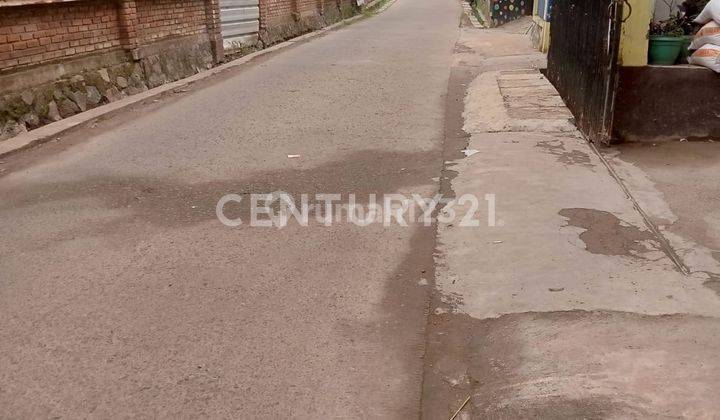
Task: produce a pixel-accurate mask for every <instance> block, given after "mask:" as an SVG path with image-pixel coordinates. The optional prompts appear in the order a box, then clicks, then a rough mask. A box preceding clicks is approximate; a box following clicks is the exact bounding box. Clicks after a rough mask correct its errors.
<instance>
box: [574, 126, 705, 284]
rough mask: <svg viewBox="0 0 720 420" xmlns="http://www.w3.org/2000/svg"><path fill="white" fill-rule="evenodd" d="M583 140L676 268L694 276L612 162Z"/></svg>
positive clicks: (591, 144)
mask: <svg viewBox="0 0 720 420" xmlns="http://www.w3.org/2000/svg"><path fill="white" fill-rule="evenodd" d="M583 138H584V139H585V141H587V143H588V144H589V145H590V148H591V149H592V151H593V153H595V155H596V156H597V157H598V158H599V159H600V161H601V162H602V163H603V165H604V166H605V168H606V169H607V170H608V172H609V173H610V176H611V177H612V178H613V179H614V180H615V182H617V183H618V185H619V186H620V188H621V189H622V190H623V192H624V193H625V195H626V196H627V197H628V199H629V200H630V201H631V202H632V203H633V206H634V207H635V210H637V212H638V213H640V216H641V217H642V218H643V220H644V221H645V226H647V228H648V229H650V231H651V232H652V233H653V234H654V235H655V237H656V238H657V240H658V241H660V246H661V247H662V248H663V251H665V254H666V255H667V256H668V257H669V258H670V260H671V261H672V262H673V264H675V267H677V269H678V270H679V271H680V272H681V273H683V274H684V275H686V276H689V275H690V274H692V273H691V272H690V269H689V268H688V267H687V266H686V265H685V263H683V261H682V259H681V258H680V256H678V254H677V252H675V249H674V248H673V247H672V246H671V245H670V242H668V240H667V238H665V235H663V234H662V232H660V229H658V227H657V226H656V225H655V223H653V221H652V220H651V219H650V217H649V216H648V214H647V213H646V212H645V210H643V208H642V207H641V206H640V203H638V201H637V200H636V199H635V197H633V195H632V193H631V192H630V189H629V188H628V187H627V186H626V185H625V183H624V182H623V181H622V179H620V177H619V176H618V174H617V173H616V172H615V169H613V167H612V166H611V165H610V162H608V161H607V159H605V156H603V155H602V153H600V151H599V150H598V149H597V147H596V146H595V144H594V143H593V142H591V141H589V140H588V139H587V138H585V136H584V135H583Z"/></svg>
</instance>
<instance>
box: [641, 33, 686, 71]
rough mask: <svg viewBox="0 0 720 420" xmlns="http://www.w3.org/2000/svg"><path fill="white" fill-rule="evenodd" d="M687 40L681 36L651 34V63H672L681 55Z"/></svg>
mask: <svg viewBox="0 0 720 420" xmlns="http://www.w3.org/2000/svg"><path fill="white" fill-rule="evenodd" d="M684 42H685V37H681V36H660V35H652V36H650V52H649V61H650V64H660V65H672V64H675V62H676V61H677V59H678V57H679V56H680V50H681V49H682V47H683V43H684Z"/></svg>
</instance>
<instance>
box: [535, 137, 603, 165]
mask: <svg viewBox="0 0 720 420" xmlns="http://www.w3.org/2000/svg"><path fill="white" fill-rule="evenodd" d="M536 146H537V147H540V148H542V149H545V150H546V151H547V152H548V153H550V154H551V155H555V156H557V160H558V162H561V163H564V164H565V165H580V166H585V167H588V168H592V167H594V166H595V165H593V164H592V161H591V160H590V156H589V155H588V154H587V153H585V152H582V151H580V150H573V151H568V150H567V149H565V145H564V144H563V142H562V141H561V140H547V141H540V142H538V143H537V145H536Z"/></svg>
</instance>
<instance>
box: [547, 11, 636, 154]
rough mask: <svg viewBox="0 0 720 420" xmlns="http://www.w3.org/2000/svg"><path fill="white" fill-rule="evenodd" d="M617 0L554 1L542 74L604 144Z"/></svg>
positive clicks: (613, 83) (614, 68) (616, 43)
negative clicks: (543, 72) (546, 61)
mask: <svg viewBox="0 0 720 420" xmlns="http://www.w3.org/2000/svg"><path fill="white" fill-rule="evenodd" d="M622 9H623V7H622V0H554V1H553V10H552V25H551V29H550V51H549V53H548V70H547V76H548V79H550V81H551V82H552V83H553V85H555V87H556V88H557V90H558V92H560V95H561V96H562V97H563V99H564V100H565V103H566V104H567V105H568V108H570V111H572V113H573V115H575V119H576V121H577V124H578V127H579V128H580V130H582V132H583V133H585V135H586V136H588V138H589V139H590V140H591V141H593V142H596V143H605V144H607V143H609V142H610V139H611V133H612V117H613V110H614V106H615V91H616V90H617V77H618V55H619V50H620V29H621V25H622V13H623V10H622Z"/></svg>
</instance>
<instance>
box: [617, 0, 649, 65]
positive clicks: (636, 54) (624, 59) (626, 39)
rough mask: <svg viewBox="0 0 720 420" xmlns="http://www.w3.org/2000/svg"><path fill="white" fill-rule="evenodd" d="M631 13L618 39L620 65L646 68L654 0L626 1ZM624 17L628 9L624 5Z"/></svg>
mask: <svg viewBox="0 0 720 420" xmlns="http://www.w3.org/2000/svg"><path fill="white" fill-rule="evenodd" d="M628 2H629V3H630V5H631V6H632V13H630V17H629V18H628V19H627V22H625V23H623V26H622V35H621V38H620V65H621V66H624V67H639V66H646V65H647V63H648V61H647V55H648V28H649V27H650V22H651V21H652V18H653V10H654V9H655V0H628ZM624 10H625V17H627V16H628V13H629V8H628V7H627V5H625V8H624Z"/></svg>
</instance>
